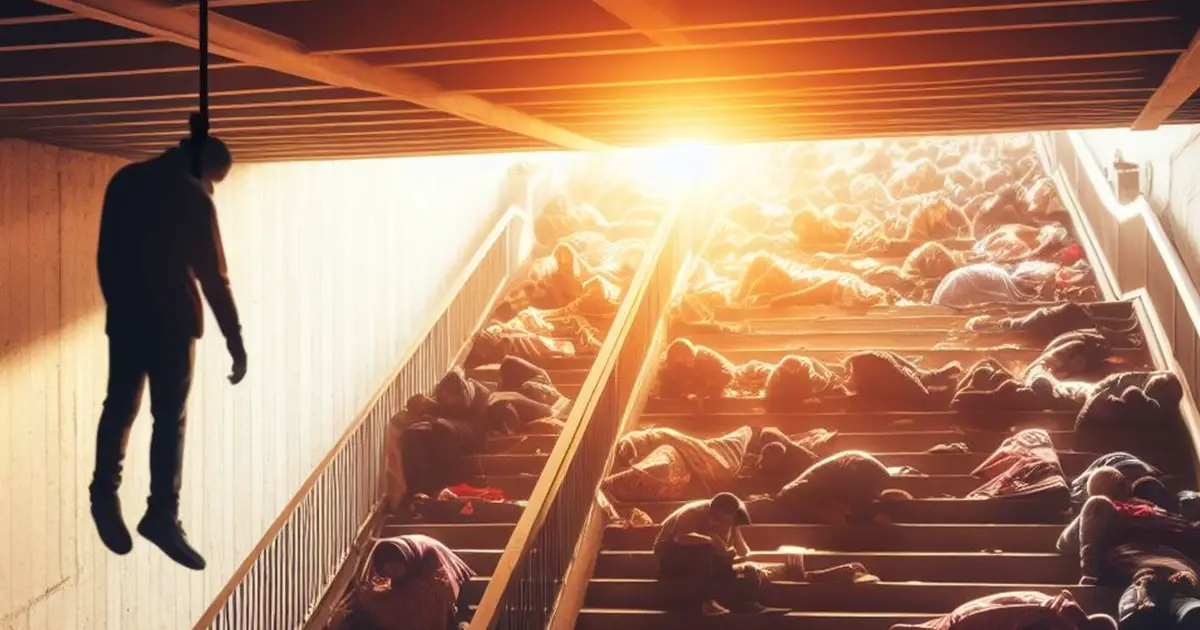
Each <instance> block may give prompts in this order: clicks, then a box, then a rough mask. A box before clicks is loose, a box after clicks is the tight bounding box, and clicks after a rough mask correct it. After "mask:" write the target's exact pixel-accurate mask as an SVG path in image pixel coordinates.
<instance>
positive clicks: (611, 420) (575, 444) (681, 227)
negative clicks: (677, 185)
mask: <svg viewBox="0 0 1200 630" xmlns="http://www.w3.org/2000/svg"><path fill="white" fill-rule="evenodd" d="M708 216H709V207H708V206H707V205H706V204H704V203H702V202H694V203H691V202H689V203H681V204H679V205H677V206H676V207H675V208H674V209H673V210H672V211H671V212H670V213H669V214H668V215H667V217H666V218H665V220H664V221H663V222H662V223H661V224H660V225H659V228H658V230H657V232H656V233H655V236H654V238H653V240H652V241H651V244H650V246H649V248H648V249H647V254H646V258H645V259H644V262H643V264H642V266H641V268H640V269H639V270H638V272H637V274H636V275H635V276H634V278H633V281H632V282H631V284H630V287H629V290H628V292H627V297H626V298H625V300H624V301H623V303H622V305H621V307H620V309H619V310H618V311H617V315H616V317H615V318H614V319H613V324H612V327H611V328H610V329H609V333H608V337H607V338H606V339H605V341H604V344H603V345H602V347H601V349H600V351H599V353H598V354H597V358H596V362H595V363H594V364H593V367H592V369H591V371H590V372H589V374H588V377H587V379H586V380H585V382H584V385H583V387H582V389H581V393H580V395H579V398H578V399H577V400H576V401H575V405H574V407H573V408H572V411H571V415H570V418H569V419H568V421H567V426H566V428H565V429H564V430H563V432H562V435H561V436H560V437H559V439H558V441H557V442H556V443H555V445H554V449H553V450H552V451H551V453H550V455H549V457H548V459H547V463H546V467H545V469H544V471H543V473H542V475H541V477H540V478H539V479H538V482H537V484H536V485H535V486H534V489H533V492H532V494H531V496H530V499H529V504H528V506H527V507H526V508H525V511H524V512H523V513H522V515H521V518H520V520H519V521H518V522H517V526H516V528H515V530H514V533H513V536H512V538H511V539H510V540H509V543H508V545H507V546H506V547H505V549H504V552H503V553H502V554H501V556H500V560H499V563H498V564H497V567H496V570H495V572H494V573H493V574H492V579H491V581H490V582H489V583H488V587H487V590H486V591H485V592H484V594H483V597H482V600H481V601H480V604H479V607H478V608H477V610H476V613H475V617H474V620H473V621H472V623H471V628H472V629H473V630H492V629H493V628H495V629H503V630H515V629H518V628H520V629H528V630H543V629H544V628H546V626H547V624H548V623H549V621H550V618H551V615H552V614H553V612H554V607H555V605H556V603H557V601H558V598H559V596H560V594H561V591H562V586H563V582H564V579H565V577H566V575H567V572H568V570H569V569H570V567H571V563H572V562H573V561H574V560H575V556H576V549H577V546H578V542H579V540H580V537H581V535H582V533H583V530H584V526H585V524H586V521H587V519H588V516H589V514H590V513H591V510H592V506H593V502H594V501H595V496H596V490H597V488H598V487H599V484H600V481H601V479H602V478H603V476H604V474H605V472H606V467H607V462H608V459H609V452H610V451H611V449H612V448H613V445H614V444H615V442H616V439H617V437H618V430H619V427H620V423H621V418H622V415H623V411H624V409H625V406H626V405H627V404H628V403H629V401H630V398H631V395H632V393H633V391H634V388H635V384H636V382H637V378H638V373H639V371H640V369H641V367H642V364H643V362H644V361H645V360H646V358H647V352H648V349H649V347H650V343H651V340H652V337H653V335H654V332H655V329H656V327H657V326H658V322H659V319H660V318H661V317H662V315H663V314H664V313H665V312H666V309H667V308H668V303H669V301H670V299H671V293H672V289H673V285H674V284H675V281H676V277H677V276H678V273H679V270H680V268H681V266H682V265H683V263H684V261H685V260H686V259H687V256H688V254H689V252H690V251H692V249H693V248H694V247H695V245H696V244H697V243H699V241H700V238H701V237H703V236H704V235H705V234H707V217H708Z"/></svg>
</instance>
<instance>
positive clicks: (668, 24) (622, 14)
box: [592, 0, 691, 46]
mask: <svg viewBox="0 0 1200 630" xmlns="http://www.w3.org/2000/svg"><path fill="white" fill-rule="evenodd" d="M592 2H595V3H596V4H597V5H599V6H600V8H602V9H604V10H605V11H608V12H609V13H611V14H613V15H614V16H615V17H616V18H617V19H619V20H621V21H622V22H624V23H626V24H628V25H630V26H632V27H633V29H634V30H636V31H637V32H639V33H641V34H642V35H645V36H646V37H647V38H648V39H650V40H651V41H653V42H654V43H656V44H658V45H660V46H686V45H688V44H689V43H691V42H690V41H689V40H688V37H687V35H684V34H683V33H680V32H679V31H677V30H672V29H674V28H675V27H676V24H675V22H674V21H672V20H671V18H669V17H667V16H666V14H664V13H663V12H662V11H661V10H660V9H659V8H658V7H657V6H655V5H654V4H653V2H651V1H650V0H592Z"/></svg>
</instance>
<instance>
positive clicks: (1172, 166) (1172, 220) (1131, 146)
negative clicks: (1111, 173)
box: [1083, 125, 1200, 281]
mask: <svg viewBox="0 0 1200 630" xmlns="http://www.w3.org/2000/svg"><path fill="white" fill-rule="evenodd" d="M1083 135H1084V138H1085V139H1086V141H1087V144H1088V147H1089V148H1090V149H1091V150H1092V154H1093V155H1094V156H1095V157H1096V159H1097V160H1098V161H1099V163H1100V164H1101V165H1103V166H1104V167H1105V169H1106V171H1107V170H1108V169H1109V168H1110V167H1111V165H1112V162H1113V155H1114V152H1115V151H1116V150H1117V149H1120V150H1121V152H1122V153H1123V155H1124V157H1125V159H1126V160H1129V161H1132V162H1137V163H1139V164H1145V165H1148V171H1147V173H1146V176H1144V177H1143V191H1142V192H1143V194H1145V195H1146V199H1147V200H1148V201H1149V202H1150V206H1151V207H1152V208H1153V209H1154V211H1155V213H1156V214H1157V215H1158V217H1159V220H1160V221H1162V224H1163V229H1164V230H1166V232H1167V234H1168V235H1170V236H1171V240H1172V242H1173V243H1174V244H1175V248H1176V249H1177V250H1178V251H1179V254H1180V257H1181V258H1182V259H1183V261H1184V264H1185V265H1187V267H1188V271H1189V273H1190V274H1191V277H1192V280H1193V281H1196V280H1200V125H1167V126H1163V127H1160V128H1158V129H1156V130H1154V131H1129V130H1128V129H1103V130H1095V131H1086V132H1084V133H1083Z"/></svg>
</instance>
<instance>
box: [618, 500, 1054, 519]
mask: <svg viewBox="0 0 1200 630" xmlns="http://www.w3.org/2000/svg"><path fill="white" fill-rule="evenodd" d="M685 503H686V502H684V501H659V502H653V503H647V502H638V503H631V504H628V505H626V504H618V506H619V507H620V509H621V510H622V512H625V511H626V510H628V509H629V508H631V507H633V506H635V505H636V506H637V507H638V508H639V509H641V510H642V511H644V512H645V513H646V514H647V515H649V516H650V518H652V519H654V522H655V523H661V522H662V521H663V519H665V518H666V517H667V516H669V515H670V514H671V513H672V512H674V511H675V510H676V509H677V508H679V507H680V506H682V505H684V504H685ZM877 506H878V508H879V510H880V512H882V513H883V514H886V515H888V517H890V519H891V521H892V522H893V523H913V524H921V523H927V524H938V523H944V524H963V525H970V524H986V523H1007V524H1048V525H1066V524H1067V523H1069V522H1070V520H1071V517H1070V515H1068V514H1067V513H1065V512H1061V511H1058V510H1055V509H1054V508H1052V507H1048V506H1047V504H1046V502H1044V501H1036V500H1019V499H1013V500H1009V499H914V500H912V501H894V502H883V503H878V504H877ZM748 508H749V511H750V519H751V520H753V521H754V522H755V523H757V524H760V525H766V524H769V523H783V524H786V523H813V521H812V520H811V519H810V518H806V516H807V515H805V514H793V513H789V512H787V511H786V510H784V509H783V508H781V507H780V506H779V505H778V504H776V503H774V502H771V501H751V502H750V503H749V504H748Z"/></svg>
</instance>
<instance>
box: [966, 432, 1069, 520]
mask: <svg viewBox="0 0 1200 630" xmlns="http://www.w3.org/2000/svg"><path fill="white" fill-rule="evenodd" d="M971 476H972V477H975V478H978V479H983V480H984V483H983V485H981V486H979V487H978V488H976V489H975V490H973V491H971V492H970V493H969V494H967V496H966V498H968V499H1027V498H1034V497H1037V498H1042V499H1044V500H1047V501H1053V502H1055V504H1056V505H1059V504H1061V506H1062V509H1064V510H1065V509H1066V507H1067V505H1068V504H1069V501H1070V493H1069V491H1068V488H1067V480H1066V478H1065V477H1064V476H1063V470H1062V464H1061V463H1059V460H1058V453H1057V452H1056V451H1055V450H1054V443H1053V442H1052V441H1051V440H1050V434H1049V433H1047V432H1046V431H1045V430H1043V429H1026V430H1024V431H1021V432H1020V433H1017V434H1016V435H1013V436H1010V437H1008V438H1006V439H1005V440H1004V442H1002V443H1001V444H1000V446H999V448H997V449H996V450H995V451H994V452H993V453H992V454H991V456H990V457H988V458H987V459H986V460H984V462H983V463H981V464H980V465H979V466H978V467H976V468H975V470H973V471H972V472H971Z"/></svg>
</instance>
